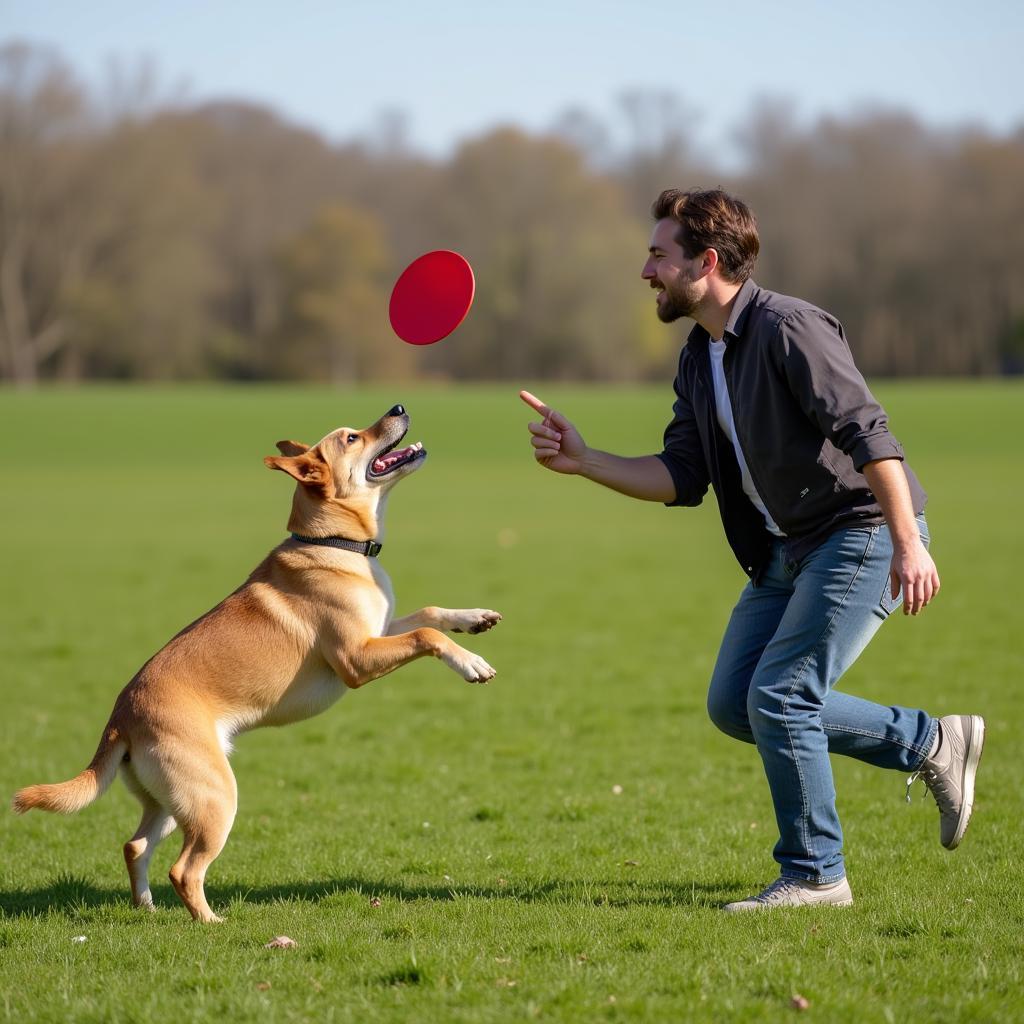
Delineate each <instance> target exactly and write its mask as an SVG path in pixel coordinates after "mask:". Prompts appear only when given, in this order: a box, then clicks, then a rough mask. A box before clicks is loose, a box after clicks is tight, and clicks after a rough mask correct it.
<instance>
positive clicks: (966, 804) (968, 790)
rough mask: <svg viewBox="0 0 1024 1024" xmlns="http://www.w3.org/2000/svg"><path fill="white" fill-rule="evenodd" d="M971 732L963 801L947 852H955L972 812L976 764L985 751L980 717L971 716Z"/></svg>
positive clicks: (983, 731) (968, 741) (982, 719)
mask: <svg viewBox="0 0 1024 1024" xmlns="http://www.w3.org/2000/svg"><path fill="white" fill-rule="evenodd" d="M970 719H971V732H970V735H969V737H968V739H967V764H966V765H965V766H964V781H963V799H962V803H961V805H960V819H959V821H957V825H956V832H954V833H953V839H952V841H951V842H950V843H949V845H948V846H946V849H947V850H955V849H956V848H957V847H958V846H959V845H960V841H961V840H962V839H963V837H964V833H965V832H966V831H967V826H968V825H969V824H970V821H971V813H972V812H973V811H974V777H975V776H976V775H977V773H978V762H979V761H980V760H981V752H982V751H983V750H984V749H985V719H984V718H982V717H981V715H971V716H970Z"/></svg>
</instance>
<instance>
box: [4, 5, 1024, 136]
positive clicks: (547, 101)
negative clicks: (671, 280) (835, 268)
mask: <svg viewBox="0 0 1024 1024" xmlns="http://www.w3.org/2000/svg"><path fill="white" fill-rule="evenodd" d="M12 39H25V40H29V41H34V42H40V43H49V44H52V45H53V46H55V47H57V48H58V49H59V50H61V51H62V52H63V53H64V55H65V56H66V57H67V58H68V59H69V60H70V61H71V62H72V63H73V65H74V66H75V67H76V68H77V69H78V70H79V71H80V73H82V75H83V76H84V77H86V78H87V79H90V80H93V81H98V80H100V79H101V77H102V74H103V69H104V67H105V66H106V65H107V63H108V62H109V60H110V59H111V58H118V59H120V60H121V61H128V62H131V61H134V60H137V59H139V58H148V59H150V60H151V61H152V62H153V64H154V65H155V67H156V69H157V71H158V73H159V79H160V81H161V82H162V83H163V86H164V88H165V89H166V90H168V91H170V90H172V89H175V90H180V89H183V91H184V94H185V96H186V97H187V98H189V99H193V100H202V99H207V98H211V97H231V98H246V99H250V100H256V101H259V102H262V103H266V104H268V105H270V106H272V107H274V108H275V109H277V110H278V111H279V112H281V113H282V114H284V115H285V116H287V117H288V118H289V119H291V120H294V121H297V122H299V123H301V124H305V125H309V126H312V127H314V128H316V129H318V130H319V131H320V132H322V133H323V134H325V135H326V136H327V137H329V138H331V139H335V140H337V139H344V138H349V137H352V136H354V135H358V134H361V133H363V132H365V131H366V130H367V129H368V128H369V126H370V125H371V124H372V123H373V122H374V120H375V115H376V114H377V112H378V111H380V110H382V109H388V108H390V109H399V110H402V111H404V112H406V113H407V114H408V116H409V126H410V137H411V140H412V142H413V143H414V144H415V145H417V146H418V147H419V148H421V149H424V150H426V151H428V152H432V153H435V154H444V153H446V152H447V151H449V150H450V148H451V147H452V146H453V145H455V144H456V143H457V142H458V140H459V139H460V138H464V137H466V136H469V135H473V134H476V133H478V132H480V131H481V130H483V129H484V128H486V127H488V126H490V125H492V124H494V123H497V122H505V123H507V122H512V123H517V124H520V125H523V126H525V127H527V128H530V129H543V128H546V127H548V126H549V125H550V124H551V123H552V122H553V120H554V119H555V118H556V117H557V116H558V114H559V113H560V112H562V111H564V110H565V109H567V108H569V107H574V106H575V107H582V108H585V109H587V110H589V111H591V112H593V113H594V114H596V115H598V116H600V117H609V116H610V115H611V114H612V113H613V111H614V109H615V102H616V97H617V96H619V95H620V94H622V93H623V92H624V91H626V90H630V89H643V90H659V91H670V92H673V93H675V94H677V95H678V96H679V97H680V98H681V99H682V100H683V101H684V102H685V103H686V104H687V106H688V107H689V108H691V109H692V110H693V112H694V119H695V120H694V124H695V126H696V127H697V129H698V135H699V138H700V139H701V140H702V142H703V143H704V145H705V147H706V148H707V149H709V150H712V151H714V150H716V149H718V150H720V151H721V155H723V156H725V149H726V148H727V143H726V140H727V139H728V138H729V136H730V133H731V130H732V129H733V128H734V127H735V126H736V125H737V123H738V122H739V121H740V120H741V119H742V118H743V116H744V115H745V114H746V113H747V112H748V111H749V110H750V108H751V103H752V101H753V100H754V98H755V97H758V96H774V97H789V98H791V99H793V100H794V101H795V102H796V110H797V112H798V114H799V115H800V116H801V117H802V118H805V119H807V118H811V117H814V116H815V115H817V114H818V113H821V112H830V113H836V114H847V113H849V112H850V111H852V110H854V109H856V108H858V107H860V106H863V105H882V106H890V107H891V106H895V107H900V108H903V109H907V110H910V111H912V112H914V113H916V114H917V115H918V116H920V117H921V118H922V119H923V120H925V121H926V122H927V123H929V124H931V125H959V124H963V123H966V122H974V123H977V124H981V125H984V126H987V127H988V128H990V129H992V130H994V131H998V132H1005V131H1008V130H1010V129H1012V128H1014V127H1016V126H1018V125H1021V124H1024V60H1022V53H1024V3H1021V2H1019V0H1016V2H1009V0H977V2H974V3H971V4H964V3H959V2H958V3H953V2H950V0H932V2H930V3H925V2H921V0H905V2H904V0H889V2H887V3H883V2H876V0H862V2H859V3H853V2H846V3H843V2H833V3H826V2H820V3H814V2H810V0H794V2H789V3H787V2H778V3H772V2H770V0H764V2H761V3H755V2H748V0H734V2H732V3H728V4H711V3H703V4H700V5H697V4H688V3H685V2H676V3H664V2H661V3H657V2H655V3H644V4H640V3H626V2H617V3H613V2H609V0H589V2H586V3H583V2H580V0H547V2H538V0H518V2H516V3H514V4H495V3H490V4H488V3H486V2H482V0H477V2H473V3H470V2H467V0H435V2H434V3H432V4H431V3H424V2H419V3H413V2H410V0H389V2H385V3H381V2H372V3H371V2H365V0H338V2H336V3H327V2H315V0H290V2H280V3H270V2H265V0H249V2H244V3H243V2H216V0H212V2H199V0H177V2H174V3H171V2H161V0H149V2H145V0H143V2H140V0H132V2H126V0H92V2H89V3H82V2H68V0H0V40H2V41H10V40H12Z"/></svg>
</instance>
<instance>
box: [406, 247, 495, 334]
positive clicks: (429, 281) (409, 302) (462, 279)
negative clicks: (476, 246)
mask: <svg viewBox="0 0 1024 1024" xmlns="http://www.w3.org/2000/svg"><path fill="white" fill-rule="evenodd" d="M475 291H476V281H475V280H474V278H473V268H472V267H471V266H470V265H469V262H468V261H467V260H466V258H465V257H464V256H460V255H459V254H458V253H457V252H452V251H451V250H450V249H435V250H434V251H433V252H427V253H424V254H423V255H422V256H419V257H417V258H416V259H414V260H413V261H412V263H410V264H409V266H407V267H406V268H405V270H403V271H402V273H401V276H400V277H399V278H398V280H397V281H396V282H395V287H394V288H393V289H392V291H391V305H390V307H389V309H388V313H389V315H390V317H391V326H392V328H393V329H394V332H395V334H397V335H398V336H399V337H400V338H401V339H402V341H407V342H408V343H409V344H410V345H433V344H434V342H435V341H440V340H441V339H442V338H447V337H448V335H449V334H451V333H452V331H454V330H455V328H456V327H458V326H459V324H461V323H462V321H463V320H465V318H466V314H467V313H468V312H469V307H470V306H472V305H473V293H474V292H475Z"/></svg>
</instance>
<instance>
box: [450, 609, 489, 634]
mask: <svg viewBox="0 0 1024 1024" xmlns="http://www.w3.org/2000/svg"><path fill="white" fill-rule="evenodd" d="M451 614H452V626H451V629H452V632H453V633H486V632H487V630H489V629H493V628H494V627H495V626H496V625H497V624H498V623H499V622H501V614H500V613H499V612H492V611H491V609H490V608H463V609H461V610H460V611H457V612H452V613H451Z"/></svg>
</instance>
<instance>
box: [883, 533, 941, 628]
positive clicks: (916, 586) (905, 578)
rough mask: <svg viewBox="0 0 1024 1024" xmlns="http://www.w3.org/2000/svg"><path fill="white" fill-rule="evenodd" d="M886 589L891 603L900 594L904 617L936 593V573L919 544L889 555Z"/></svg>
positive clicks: (915, 610) (925, 551)
mask: <svg viewBox="0 0 1024 1024" xmlns="http://www.w3.org/2000/svg"><path fill="white" fill-rule="evenodd" d="M889 587H890V590H889V592H890V593H891V594H892V599H893V600H894V601H895V600H896V597H897V596H898V595H899V592H900V590H901V589H902V590H903V614H904V615H916V614H917V613H918V612H919V611H921V609H922V608H924V607H925V606H926V605H927V604H928V602H929V601H931V599H932V598H933V597H935V595H936V594H937V593H938V592H939V573H938V570H937V569H936V568H935V562H933V561H932V556H931V555H929V554H928V549H927V548H926V547H925V546H924V544H922V543H921V541H920V540H918V541H917V542H916V543H911V544H909V545H908V546H907V547H906V548H902V549H901V548H896V549H895V550H894V551H893V553H892V568H891V569H890V571H889Z"/></svg>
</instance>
